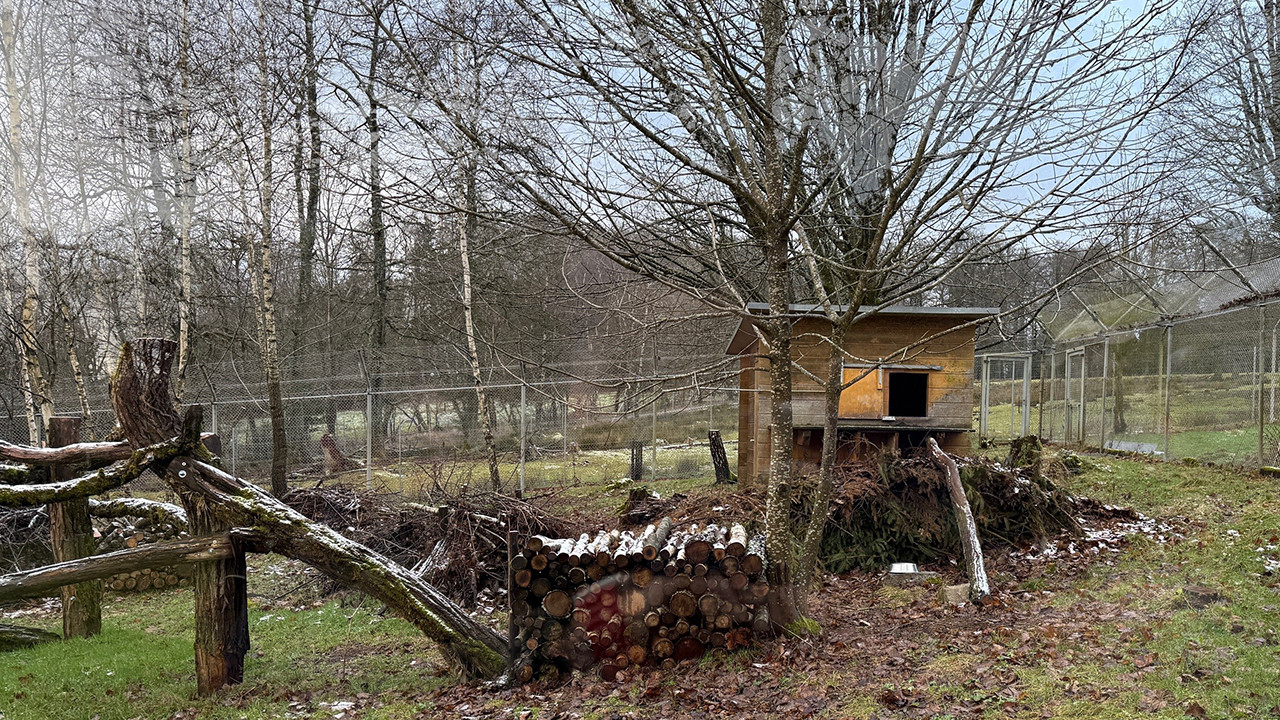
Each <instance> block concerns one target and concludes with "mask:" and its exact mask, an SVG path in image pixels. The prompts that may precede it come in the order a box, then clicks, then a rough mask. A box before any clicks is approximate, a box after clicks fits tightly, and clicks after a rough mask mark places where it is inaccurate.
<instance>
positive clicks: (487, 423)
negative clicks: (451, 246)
mask: <svg viewBox="0 0 1280 720" xmlns="http://www.w3.org/2000/svg"><path fill="white" fill-rule="evenodd" d="M461 190H462V192H461V193H460V194H461V195H462V215H461V217H460V218H459V219H458V254H459V255H461V257H462V318H463V323H464V328H465V331H466V333H467V360H468V362H470V363H471V379H472V380H474V381H475V384H476V400H477V413H478V414H479V416H480V430H481V431H482V432H483V433H484V450H485V456H486V457H487V458H488V463H489V482H490V484H491V485H492V486H493V489H494V491H495V492H496V491H498V490H499V489H501V487H502V476H501V475H500V474H499V472H498V450H497V448H496V447H495V446H494V444H493V410H492V407H491V403H492V402H493V401H492V399H490V398H489V394H488V393H487V392H485V388H484V377H483V375H481V372H480V352H479V349H478V347H477V345H476V322H475V314H474V313H473V312H472V301H471V247H470V244H469V241H470V238H471V237H472V236H473V235H474V233H475V230H476V227H477V224H478V223H477V222H476V206H475V205H476V166H475V162H474V160H472V159H468V160H467V161H465V162H463V169H462V183H461Z"/></svg>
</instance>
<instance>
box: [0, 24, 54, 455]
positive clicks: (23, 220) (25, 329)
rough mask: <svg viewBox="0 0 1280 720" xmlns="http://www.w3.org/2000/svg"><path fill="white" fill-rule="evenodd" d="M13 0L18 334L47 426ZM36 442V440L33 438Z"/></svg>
mask: <svg viewBox="0 0 1280 720" xmlns="http://www.w3.org/2000/svg"><path fill="white" fill-rule="evenodd" d="M13 14H14V9H13V0H4V4H3V5H2V6H0V35H2V36H3V37H2V38H0V39H2V40H3V44H4V49H3V53H4V80H5V94H6V95H7V96H8V100H9V118H8V119H9V123H8V124H9V128H8V129H9V170H10V173H11V175H12V181H13V205H14V217H15V219H16V220H17V223H18V232H19V233H20V234H21V235H22V249H23V276H24V279H25V282H26V289H25V292H24V294H23V298H22V322H21V328H20V332H19V333H18V337H19V342H21V344H22V356H23V363H24V368H25V372H26V379H25V381H24V384H25V385H26V386H27V387H29V391H30V393H31V394H32V395H33V396H34V400H35V401H36V402H38V403H39V405H40V416H41V417H40V424H41V426H42V427H43V426H44V425H46V424H47V423H48V421H49V418H51V417H53V398H52V397H51V396H50V394H49V392H48V390H47V388H46V387H45V382H44V373H43V372H42V370H41V368H40V357H39V355H38V354H37V352H36V322H37V319H36V315H37V313H38V312H39V303H40V233H39V231H38V230H37V229H36V227H35V225H34V224H33V223H32V219H31V197H30V191H29V190H28V186H27V178H26V168H25V166H24V164H23V157H22V105H21V95H20V94H19V93H20V91H19V89H18V76H17V66H16V65H17V57H16V55H17V31H16V28H15V27H14V16H13ZM33 440H34V438H33Z"/></svg>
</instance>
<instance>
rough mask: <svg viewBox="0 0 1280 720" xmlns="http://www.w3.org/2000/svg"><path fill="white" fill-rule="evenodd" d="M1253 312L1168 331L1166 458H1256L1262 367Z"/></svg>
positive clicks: (1256, 315) (1256, 318) (1249, 460)
mask: <svg viewBox="0 0 1280 720" xmlns="http://www.w3.org/2000/svg"><path fill="white" fill-rule="evenodd" d="M1260 320H1261V316H1260V314H1259V311H1258V309H1256V308H1242V309H1240V310H1238V311H1236V312H1231V313H1227V314H1223V315H1218V316H1215V317H1213V318H1206V319H1198V320H1192V321H1188V322H1182V323H1178V324H1176V325H1174V326H1173V327H1172V328H1171V329H1170V333H1171V343H1170V344H1171V348H1172V351H1171V355H1170V359H1171V375H1170V380H1169V394H1170V402H1169V406H1170V407H1169V415H1170V428H1169V435H1170V451H1169V452H1170V455H1171V456H1172V457H1174V458H1183V457H1194V458H1198V459H1200V460H1208V461H1213V462H1225V463H1237V464H1243V463H1252V462H1256V461H1257V460H1258V428H1259V410H1260V409H1261V398H1260V387H1261V384H1262V367H1263V365H1264V364H1265V362H1266V357H1265V352H1264V348H1263V346H1262V343H1261V342H1260V339H1261V338H1260V332H1259V329H1260Z"/></svg>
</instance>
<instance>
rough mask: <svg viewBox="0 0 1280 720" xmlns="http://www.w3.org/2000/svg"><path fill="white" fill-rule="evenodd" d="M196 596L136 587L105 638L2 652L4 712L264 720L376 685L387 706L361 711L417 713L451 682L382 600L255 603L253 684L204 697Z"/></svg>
mask: <svg viewBox="0 0 1280 720" xmlns="http://www.w3.org/2000/svg"><path fill="white" fill-rule="evenodd" d="M191 606H192V596H191V592H190V591H189V590H175V591H169V592H166V593H151V594H143V595H131V596H127V597H124V598H122V599H120V600H118V601H109V604H108V606H107V608H106V609H105V611H104V613H103V633H102V634H101V635H99V636H97V637H94V638H91V639H88V640H72V641H66V642H60V643H52V644H46V645H42V646H38V647H36V648H33V649H30V650H25V651H21V652H13V653H7V654H3V655H0V716H2V717H4V718H5V720H23V719H26V718H31V719H33V720H34V719H36V718H40V719H42V720H44V719H47V720H60V719H62V718H66V719H67V720H72V719H73V718H74V719H76V720H83V719H84V718H88V717H91V716H97V717H98V718H99V720H128V719H130V718H156V717H168V716H169V715H170V714H172V713H173V712H175V711H177V710H180V709H185V708H190V709H192V710H193V711H194V713H195V715H193V716H194V717H201V718H211V719H219V718H228V719H233V718H234V719H239V718H250V719H257V718H275V717H284V716H285V715H286V713H288V712H289V711H290V710H291V707H290V704H291V703H299V704H296V705H294V706H293V709H294V710H297V709H299V708H306V709H307V711H306V713H305V715H304V716H309V715H310V714H311V713H312V712H318V711H321V710H324V709H325V706H324V703H331V702H335V701H342V700H347V699H350V698H352V697H354V696H356V695H357V694H360V693H367V694H369V695H370V696H371V697H376V698H377V702H380V703H382V704H383V707H381V708H377V709H375V710H371V711H368V712H366V713H365V714H363V715H362V717H365V718H410V717H412V716H413V715H414V713H415V712H416V711H417V710H418V709H419V708H420V707H422V706H423V702H422V701H421V700H419V697H420V696H421V695H422V694H423V693H426V692H429V691H430V690H432V689H433V688H435V687H439V686H440V685H441V683H445V682H448V681H449V680H448V677H447V676H445V677H444V678H440V677H436V674H435V671H436V669H437V665H436V658H437V657H438V656H437V655H436V654H435V652H434V650H432V646H431V644H430V643H429V642H427V641H426V640H425V639H424V638H423V637H422V635H421V634H420V633H419V632H417V631H416V630H415V629H414V628H413V627H412V626H410V625H409V624H408V623H405V622H403V621H400V620H396V619H391V618H385V619H384V618H381V617H379V616H377V615H376V614H375V613H374V612H373V611H374V610H376V606H375V604H374V603H371V602H366V603H364V606H363V607H359V608H344V607H341V606H339V605H338V604H337V603H329V604H326V605H323V606H320V607H315V608H313V607H307V608H305V609H299V610H289V609H284V610H281V609H272V610H270V611H269V612H264V611H263V610H261V609H258V608H256V607H254V608H253V609H252V610H251V613H250V620H249V623H250V627H249V630H250V635H251V637H252V642H253V648H252V649H251V650H250V652H249V655H248V657H247V658H246V664H245V665H246V666H245V677H246V678H247V680H248V681H247V683H246V684H245V685H243V686H241V687H239V688H236V689H233V690H230V691H227V692H225V693H223V694H222V695H220V696H218V697H215V698H206V699H197V698H196V697H195V674H194V659H193V658H194V656H193V651H192V642H193V639H194V625H193V620H192V613H191ZM24 622H25V621H24ZM26 624H36V623H32V622H26ZM40 624H43V625H46V626H47V625H49V624H50V623H49V621H46V622H44V623H40ZM333 714H334V713H332V712H331V713H329V714H327V715H322V716H323V717H331V716H332V715H333ZM295 716H297V715H295Z"/></svg>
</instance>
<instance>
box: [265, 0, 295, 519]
mask: <svg viewBox="0 0 1280 720" xmlns="http://www.w3.org/2000/svg"><path fill="white" fill-rule="evenodd" d="M266 31H267V13H266V4H265V2H264V0H258V82H259V93H260V95H259V102H260V105H259V107H260V108H261V111H260V112H261V121H262V187H261V190H260V194H259V197H260V198H261V212H262V247H261V251H262V254H261V278H262V280H261V282H262V312H261V315H260V317H261V318H262V340H263V345H262V369H263V371H264V372H265V373H266V376H267V402H268V405H269V406H270V411H271V492H272V494H274V495H275V496H276V497H281V496H283V495H284V494H285V493H287V492H288V491H289V484H288V482H287V480H286V479H285V466H286V462H287V460H288V443H287V440H286V438H285V430H284V399H283V397H282V396H281V391H280V351H279V344H278V341H277V335H276V310H275V287H274V281H273V277H272V270H271V265H272V251H271V243H272V232H273V228H272V215H271V211H272V209H271V205H272V201H273V199H274V194H275V186H274V184H273V183H274V181H275V179H274V177H273V174H272V162H273V157H272V150H271V131H272V122H271V110H270V108H271V96H270V88H271V83H270V76H269V74H268V68H267V46H266Z"/></svg>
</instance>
